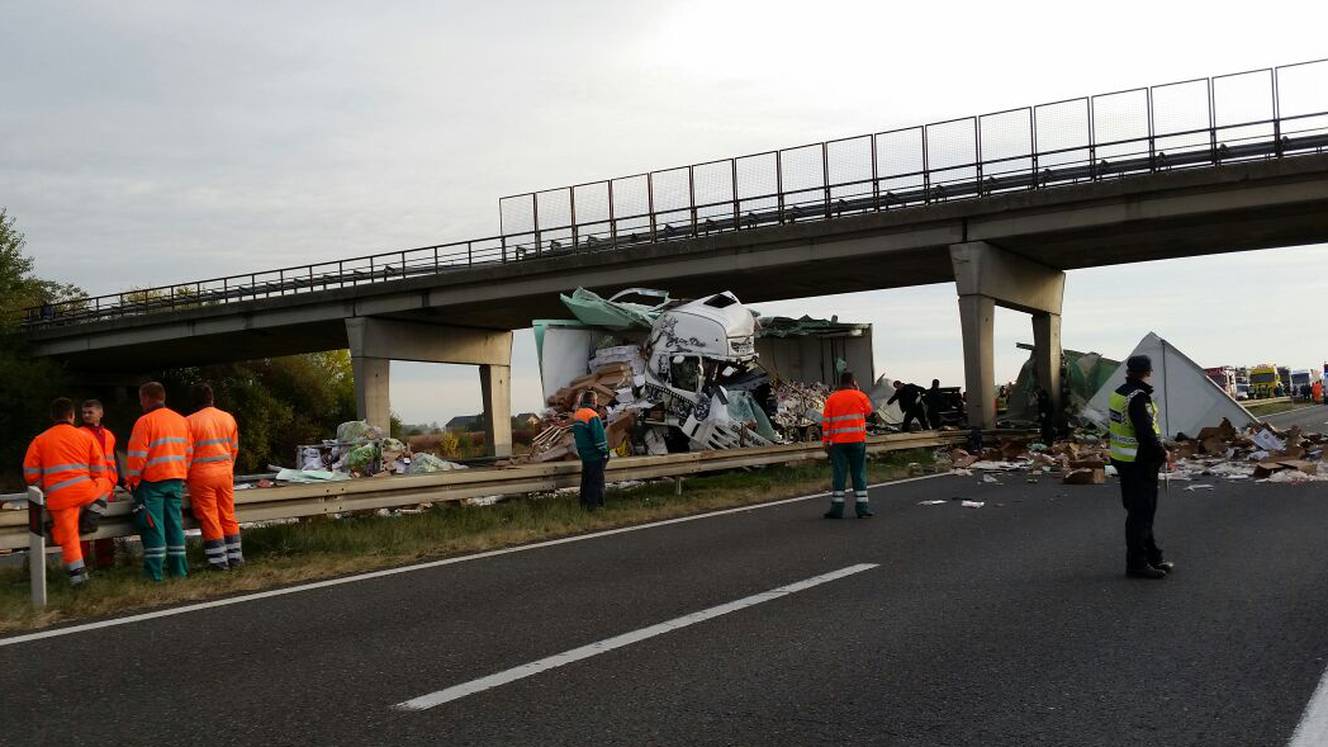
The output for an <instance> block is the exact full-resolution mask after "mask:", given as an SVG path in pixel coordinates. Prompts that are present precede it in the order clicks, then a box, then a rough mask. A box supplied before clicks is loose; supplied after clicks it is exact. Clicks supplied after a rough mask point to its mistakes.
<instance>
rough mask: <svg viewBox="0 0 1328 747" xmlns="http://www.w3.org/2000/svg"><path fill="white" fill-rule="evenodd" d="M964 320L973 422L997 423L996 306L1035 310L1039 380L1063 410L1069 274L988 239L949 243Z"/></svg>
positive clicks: (981, 424)
mask: <svg viewBox="0 0 1328 747" xmlns="http://www.w3.org/2000/svg"><path fill="white" fill-rule="evenodd" d="M950 262H951V264H952V265H953V267H954V274H955V288H956V290H957V291H958V292H959V321H960V325H961V327H962V328H963V333H964V384H965V389H966V390H967V392H968V422H969V425H971V426H975V427H980V428H994V427H995V426H996V360H995V352H996V351H995V348H994V343H993V335H994V330H995V318H996V307H997V306H1003V307H1006V308H1010V309H1015V310H1017V311H1023V312H1026V313H1029V314H1032V315H1033V342H1034V348H1035V351H1034V356H1035V361H1036V364H1037V365H1036V367H1037V374H1038V385H1039V386H1041V387H1042V388H1044V389H1046V390H1047V391H1048V393H1050V394H1051V398H1052V406H1053V408H1054V409H1055V412H1056V413H1057V414H1058V415H1059V413H1060V410H1061V406H1062V403H1061V387H1060V370H1061V305H1062V302H1063V300H1064V297H1065V273H1064V272H1062V271H1061V270H1057V269H1055V268H1052V267H1047V266H1046V265H1042V264H1039V263H1037V262H1033V261H1032V260H1029V259H1025V258H1024V257H1021V256H1019V255H1017V254H1013V253H1011V252H1008V251H1005V250H1003V249H1000V248H998V247H996V246H993V245H991V244H988V243H987V242H985V241H971V242H967V243H963V244H954V245H952V246H951V247H950Z"/></svg>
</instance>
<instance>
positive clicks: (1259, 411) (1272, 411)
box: [1245, 402, 1308, 418]
mask: <svg viewBox="0 0 1328 747" xmlns="http://www.w3.org/2000/svg"><path fill="white" fill-rule="evenodd" d="M1307 406H1308V405H1307V404H1306V403H1304V402H1268V403H1266V404H1260V403H1258V402H1255V403H1254V404H1249V403H1246V404H1245V409H1246V410H1249V411H1250V414H1251V415H1253V416H1255V417H1256V418H1262V417H1266V416H1268V415H1276V414H1277V413H1279V412H1288V411H1290V410H1299V409H1300V408H1302V407H1307Z"/></svg>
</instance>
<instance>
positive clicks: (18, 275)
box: [0, 208, 85, 487]
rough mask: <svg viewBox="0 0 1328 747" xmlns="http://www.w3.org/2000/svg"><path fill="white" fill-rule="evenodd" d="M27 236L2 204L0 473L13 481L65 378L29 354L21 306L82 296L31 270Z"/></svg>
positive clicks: (59, 369) (15, 482)
mask: <svg viewBox="0 0 1328 747" xmlns="http://www.w3.org/2000/svg"><path fill="white" fill-rule="evenodd" d="M26 245H27V241H26V239H25V237H24V236H23V234H22V233H21V232H20V231H19V230H18V229H17V228H15V220H14V218H12V217H10V216H9V215H8V214H7V213H6V212H5V210H4V209H3V208H0V475H3V476H6V477H8V479H6V480H4V482H6V483H8V484H10V485H11V486H13V487H17V486H18V484H21V481H19V480H18V478H17V475H18V472H19V467H20V465H21V464H22V461H23V452H24V451H25V450H26V449H27V445H28V442H29V441H30V440H31V439H32V437H33V435H35V434H36V433H37V432H38V431H39V430H41V429H42V428H44V427H45V426H46V425H47V424H48V423H49V419H48V416H47V413H48V409H49V407H48V406H49V404H50V402H51V400H52V399H54V398H55V397H58V396H60V392H61V390H62V389H63V388H64V385H65V383H66V379H65V373H64V369H63V368H62V367H61V366H60V365H58V364H56V363H53V362H51V361H49V360H31V359H29V358H28V356H27V351H26V349H25V345H24V341H23V338H22V337H21V336H20V335H19V334H18V330H19V325H20V323H21V321H22V319H23V315H24V310H25V309H27V308H28V307H31V306H37V305H40V304H43V303H51V302H56V301H62V300H68V299H73V298H79V297H82V296H84V295H85V294H84V293H83V291H82V290H80V289H79V288H77V287H75V286H72V285H65V284H62V283H54V282H51V281H47V280H42V279H41V278H38V277H36V276H34V275H33V274H32V273H33V265H34V262H33V259H32V257H29V256H28V255H27V254H25V253H24V251H23V250H24V248H25V247H26Z"/></svg>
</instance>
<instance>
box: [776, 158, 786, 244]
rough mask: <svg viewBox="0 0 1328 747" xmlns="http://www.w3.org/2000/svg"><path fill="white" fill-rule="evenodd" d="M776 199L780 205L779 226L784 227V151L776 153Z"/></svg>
mask: <svg viewBox="0 0 1328 747" xmlns="http://www.w3.org/2000/svg"><path fill="white" fill-rule="evenodd" d="M775 199H776V200H777V201H778V203H779V224H780V225H781V226H782V225H784V151H782V150H777V151H775Z"/></svg>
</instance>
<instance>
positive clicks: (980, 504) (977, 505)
mask: <svg viewBox="0 0 1328 747" xmlns="http://www.w3.org/2000/svg"><path fill="white" fill-rule="evenodd" d="M959 505H960V506H963V507H964V508H982V507H983V506H985V505H987V502H986V501H961V502H960V503H959Z"/></svg>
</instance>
